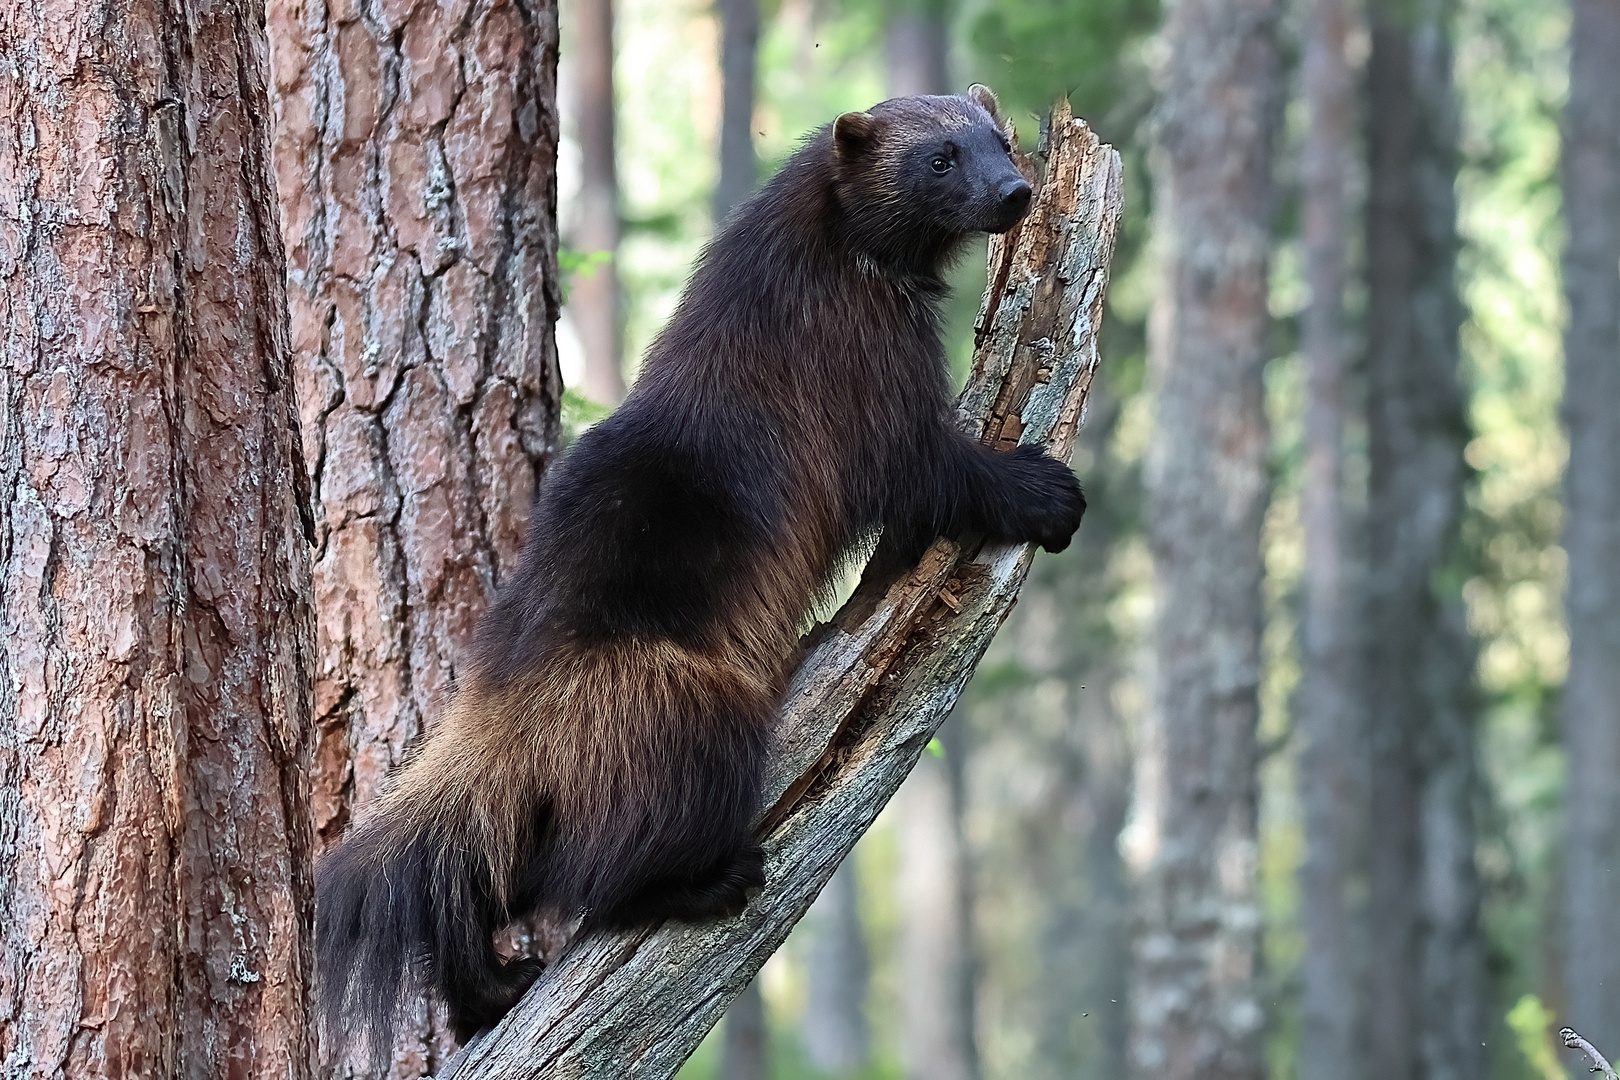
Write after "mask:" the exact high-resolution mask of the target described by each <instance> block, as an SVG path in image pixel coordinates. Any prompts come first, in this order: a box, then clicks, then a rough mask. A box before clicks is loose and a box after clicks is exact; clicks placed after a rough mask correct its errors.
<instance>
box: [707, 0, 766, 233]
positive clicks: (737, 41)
mask: <svg viewBox="0 0 1620 1080" xmlns="http://www.w3.org/2000/svg"><path fill="white" fill-rule="evenodd" d="M716 7H717V8H718V9H719V12H720V81H721V95H720V182H719V184H718V185H717V186H716V187H715V189H714V220H715V222H716V223H717V224H718V223H719V222H720V221H721V220H722V219H724V218H725V216H726V214H728V213H729V212H730V211H731V208H732V207H733V206H736V205H737V204H738V203H740V202H742V201H743V200H744V199H746V198H748V196H749V194H750V193H751V192H752V191H753V190H754V185H755V184H757V183H758V182H759V163H758V161H757V160H756V159H755V157H754V77H755V74H756V66H757V64H758V59H759V0H716Z"/></svg>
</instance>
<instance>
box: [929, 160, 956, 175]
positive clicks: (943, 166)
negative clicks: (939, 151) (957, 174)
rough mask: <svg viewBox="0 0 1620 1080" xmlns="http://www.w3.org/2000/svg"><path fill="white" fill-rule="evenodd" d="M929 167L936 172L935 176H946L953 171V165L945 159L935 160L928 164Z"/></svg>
mask: <svg viewBox="0 0 1620 1080" xmlns="http://www.w3.org/2000/svg"><path fill="white" fill-rule="evenodd" d="M928 167H929V168H930V169H933V170H934V175H935V176H944V175H945V174H946V173H948V172H950V171H951V163H950V162H949V161H947V160H946V159H945V158H943V157H936V158H934V160H933V161H931V162H929V163H928Z"/></svg>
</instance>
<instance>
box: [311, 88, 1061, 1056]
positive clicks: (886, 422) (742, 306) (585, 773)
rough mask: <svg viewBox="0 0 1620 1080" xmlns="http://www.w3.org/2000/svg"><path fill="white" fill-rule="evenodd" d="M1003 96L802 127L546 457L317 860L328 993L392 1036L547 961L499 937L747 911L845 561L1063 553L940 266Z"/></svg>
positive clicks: (1012, 200)
mask: <svg viewBox="0 0 1620 1080" xmlns="http://www.w3.org/2000/svg"><path fill="white" fill-rule="evenodd" d="M1011 151H1012V148H1011V146H1010V144H1009V142H1008V138H1007V135H1006V133H1005V132H1004V130H1003V124H1002V122H1001V120H1000V117H999V115H998V109H997V104H996V99H995V97H994V96H993V95H992V94H991V93H990V91H989V90H987V89H985V88H984V87H982V86H974V87H972V88H970V90H969V91H968V93H967V94H966V95H965V96H961V97H905V98H896V99H894V100H891V101H885V102H883V103H882V104H879V105H876V106H874V107H872V108H871V109H869V110H867V111H865V112H855V113H846V114H844V115H842V116H840V117H838V119H837V120H836V121H835V122H834V123H832V124H829V125H827V126H826V127H824V128H822V129H821V130H820V131H818V132H816V133H815V134H814V135H812V136H811V137H810V138H809V139H808V140H807V141H806V142H805V144H804V145H803V147H802V148H800V149H799V150H798V151H797V152H796V153H795V154H794V155H793V156H792V157H791V158H789V159H788V161H787V163H786V164H785V165H784V166H783V167H782V169H781V171H780V172H779V173H778V174H777V175H776V177H775V178H774V179H773V180H771V182H770V183H769V184H767V185H766V186H765V187H764V188H763V189H762V190H760V191H759V192H758V193H757V194H756V195H755V196H754V197H753V198H752V199H750V200H749V201H748V202H747V203H745V204H743V205H742V206H740V207H739V208H738V209H737V210H736V211H735V212H733V213H732V214H731V216H730V217H728V218H727V220H726V221H725V222H724V224H723V225H722V227H721V228H720V229H719V231H718V233H717V235H716V236H715V237H714V239H713V240H712V242H711V243H710V244H709V246H708V248H707V249H706V250H705V252H704V253H703V255H702V258H701V259H700V260H699V263H698V266H697V268H696V270H695V272H694V273H693V275H692V278H691V281H690V282H689V283H688V285H687V287H686V290H685V292H684V293H683V294H682V297H681V300H680V303H679V306H678V307H677V309H676V311H675V314H674V316H673V318H672V319H671V320H670V322H669V325H668V326H667V328H666V329H665V330H664V331H663V333H662V334H661V335H660V336H659V338H658V339H657V341H656V342H655V343H654V344H653V346H652V348H651V350H650V351H649V352H648V354H647V357H646V360H645V363H644V364H643V366H642V370H641V373H640V376H639V378H638V379H637V380H636V382H635V386H634V388H633V389H632V390H631V392H630V394H629V396H628V397H627V398H626V399H625V401H624V403H623V404H622V405H620V406H619V408H618V409H617V410H616V411H615V412H614V413H613V414H612V415H610V416H609V417H607V418H606V419H605V420H603V421H601V422H600V423H598V424H597V425H595V426H594V427H592V428H590V429H589V430H588V431H586V432H585V433H584V435H582V436H581V437H580V439H579V440H578V442H577V443H576V444H575V445H574V446H573V447H572V448H571V449H570V450H569V451H568V452H567V453H566V454H564V455H563V456H562V457H561V458H559V459H558V460H557V461H556V462H555V463H554V464H553V465H552V466H551V467H550V468H549V469H548V470H547V472H546V476H545V479H544V481H543V483H542V484H541V488H540V491H539V493H538V495H537V498H536V503H535V507H534V510H533V512H532V514H531V516H530V521H529V529H528V536H527V541H526V547H525V550H524V553H523V557H522V560H521V563H520V565H519V568H518V570H517V571H516V573H515V574H514V575H513V577H512V579H511V580H510V581H509V582H507V583H506V584H504V585H503V586H502V587H501V589H500V591H499V593H498V595H497V597H496V599H495V601H494V603H493V605H492V606H491V608H490V610H489V612H488V613H487V615H486V616H485V617H484V620H483V622H482V623H481V625H480V627H479V630H478V632H477V634H476V637H475V640H474V642H473V647H472V650H471V656H470V658H469V661H468V662H467V664H466V665H465V667H464V669H463V671H462V672H461V673H460V675H459V682H458V686H457V688H456V690H455V692H454V694H453V696H452V699H451V701H450V703H449V705H448V708H447V710H446V713H445V715H444V716H443V717H442V719H441V720H440V722H439V723H438V724H437V725H435V726H434V727H433V729H432V730H431V731H430V732H429V733H428V735H427V736H426V738H425V739H424V740H423V741H422V743H421V744H420V745H419V746H418V747H417V748H416V749H415V751H414V752H413V753H412V754H411V756H410V757H409V759H408V761H407V762H406V764H405V765H404V767H403V768H402V769H401V770H400V772H399V773H398V774H397V775H396V776H395V777H394V778H393V782H392V785H391V787H390V789H389V791H388V793H387V794H386V795H385V796H384V797H383V798H382V799H381V800H380V801H379V803H378V805H377V806H376V808H375V809H374V810H373V811H372V812H371V814H370V815H369V816H368V817H366V818H364V819H363V820H362V821H361V822H360V823H359V824H358V825H357V827H356V828H355V829H354V830H353V831H352V832H351V833H350V834H349V836H348V837H347V838H346V839H345V840H344V841H343V843H342V844H341V846H339V847H338V848H337V849H336V850H335V851H333V852H332V853H331V854H330V855H329V856H328V857H327V858H326V859H324V860H323V861H322V863H321V865H320V866H319V868H318V870H317V881H316V887H317V896H316V946H317V950H318V953H317V955H318V966H319V990H320V1011H321V1016H322V1022H323V1024H324V1025H325V1026H326V1028H327V1030H328V1031H330V1032H332V1033H334V1034H339V1033H342V1034H345V1035H346V1034H348V1033H350V1032H364V1033H365V1034H366V1035H367V1036H368V1037H369V1039H370V1041H371V1044H372V1047H373V1050H374V1052H379V1051H385V1050H386V1048H387V1046H388V1045H389V1043H390V1041H391V1033H392V1029H393V1023H394V1014H395V1012H396V1011H397V1009H398V1007H399V1003H400V1000H401V995H402V994H404V993H405V992H406V991H407V990H409V989H411V988H412V987H413V986H417V985H422V984H424V983H425V984H426V985H429V986H431V987H432V989H433V990H434V992H436V993H437V994H438V995H439V996H440V997H441V998H442V999H443V1000H444V1002H445V1003H446V1005H447V1006H448V1009H449V1015H450V1020H451V1024H452V1026H453V1029H454V1031H455V1033H456V1036H457V1038H459V1039H461V1040H462V1041H466V1039H467V1038H468V1037H469V1036H471V1035H472V1034H473V1033H475V1032H476V1031H478V1030H479V1029H480V1028H483V1027H485V1026H488V1025H490V1024H493V1023H494V1022H495V1021H497V1020H499V1019H500V1017H501V1016H502V1015H504V1014H505V1013H506V1011H507V1010H508V1009H510V1008H511V1007H512V1005H513V1004H514V1003H515V1002H516V1001H517V999H518V998H519V997H520V996H521V995H522V994H523V992H524V991H525V990H526V989H527V988H528V986H529V985H530V984H531V983H532V982H533V981H534V979H535V978H536V976H537V975H538V974H539V970H540V966H539V963H538V961H535V960H530V959H523V960H516V961H510V962H503V961H502V960H501V958H500V957H499V956H498V954H497V953H496V951H495V949H494V947H493V944H492V936H493V935H494V933H495V932H496V931H498V930H500V929H501V928H502V927H504V926H506V925H508V924H510V923H511V922H513V921H514V920H517V919H520V918H523V917H525V916H528V915H530V914H532V913H534V912H537V911H542V910H543V911H552V912H558V913H561V914H563V915H564V916H572V915H577V914H579V913H583V914H584V924H583V927H584V932H587V933H588V932H591V931H592V930H595V929H620V928H629V927H636V926H643V925H649V924H653V923H657V922H659V921H661V920H665V919H686V920H697V919H711V918H716V917H722V916H726V915H732V914H736V913H737V912H739V911H741V910H742V909H743V907H744V905H745V904H746V903H747V902H748V899H749V897H750V896H751V895H752V894H753V893H754V892H755V891H756V890H757V889H758V888H759V887H760V886H761V885H762V884H763V882H764V876H763V872H762V866H763V856H762V853H761V850H760V846H759V842H758V840H757V839H756V837H755V835H754V822H755V820H756V819H757V817H758V816H759V813H760V811H761V807H760V784H761V779H762V771H763V765H764V756H765V753H766V749H767V744H768V738H769V735H770V730H771V724H772V720H773V718H774V716H775V715H776V711H777V707H778V705H779V704H780V699H781V697H782V694H783V690H784V687H785V686H786V684H787V681H788V678H789V677H790V675H791V674H792V667H793V663H794V660H795V658H796V656H797V651H798V635H799V633H800V631H801V630H802V628H803V625H804V621H805V619H806V618H807V616H808V614H809V612H810V611H811V609H812V607H813V605H814V604H815V603H816V602H817V600H818V599H819V598H821V597H822V596H823V595H824V593H825V591H826V589H827V587H828V583H829V579H830V578H831V577H832V576H833V575H834V573H835V572H836V570H837V569H838V567H839V565H840V563H841V561H842V560H844V559H846V558H848V557H849V556H850V554H851V552H852V551H854V550H857V549H858V548H859V546H860V545H861V544H862V543H865V542H870V540H871V538H872V537H873V536H874V535H881V544H880V548H879V550H880V553H881V554H882V555H883V556H884V557H885V558H886V559H887V560H890V561H892V562H893V563H894V564H895V565H903V564H905V563H907V562H910V561H915V560H916V558H918V557H919V556H920V555H921V554H922V552H923V550H924V549H925V548H926V547H927V546H928V544H929V543H930V542H932V541H933V540H934V539H935V538H936V537H940V536H947V537H960V536H964V535H970V536H976V537H984V538H988V539H993V540H1001V541H1033V542H1036V543H1039V544H1040V545H1042V546H1043V547H1045V548H1046V549H1047V550H1048V551H1061V550H1062V549H1063V548H1064V547H1066V546H1067V545H1068V543H1069V539H1070V537H1071V536H1072V535H1073V533H1074V531H1075V529H1076V528H1078V527H1079V524H1080V518H1081V515H1082V513H1083V512H1084V510H1085V499H1084V497H1083V496H1082V494H1081V491H1080V485H1079V483H1078V482H1077V481H1076V480H1075V477H1074V475H1073V473H1071V472H1070V471H1069V469H1068V468H1067V467H1066V466H1065V465H1063V464H1062V463H1060V462H1058V461H1056V460H1054V459H1053V458H1051V457H1049V456H1048V455H1047V454H1045V453H1044V452H1043V451H1042V450H1041V449H1040V448H1038V447H1033V446H1021V447H1018V448H1016V449H1014V450H1012V451H1010V452H1005V453H1000V452H995V451H992V450H990V449H988V448H986V447H984V446H982V445H980V444H979V443H978V442H976V441H974V440H972V439H969V438H968V437H966V436H965V435H963V434H962V433H961V432H959V431H958V430H957V429H956V427H955V426H954V425H953V423H952V419H951V418H952V395H951V390H950V386H949V383H948V380H947V374H948V373H947V368H946V362H945V353H944V349H943V347H942V346H941V343H940V337H939V313H938V306H939V302H940V300H941V299H942V298H943V296H944V295H945V291H946V290H945V284H944V280H943V274H944V272H945V271H946V269H947V268H948V266H949V265H950V263H951V260H952V258H953V256H954V255H956V254H957V253H958V252H959V251H960V249H961V248H962V247H963V242H964V241H965V240H967V239H968V238H969V237H972V236H974V235H976V234H982V233H987V232H1005V231H1006V230H1008V229H1010V228H1012V227H1013V226H1014V225H1016V224H1017V223H1018V221H1019V220H1020V219H1022V218H1023V216H1024V214H1025V213H1026V212H1027V211H1028V209H1029V205H1030V199H1031V190H1030V185H1029V183H1028V181H1027V180H1026V179H1025V178H1024V177H1023V175H1021V174H1020V172H1019V170H1018V168H1017V166H1016V164H1015V163H1014V161H1013V158H1012V153H1011Z"/></svg>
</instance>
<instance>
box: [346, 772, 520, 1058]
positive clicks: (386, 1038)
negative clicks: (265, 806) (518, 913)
mask: <svg viewBox="0 0 1620 1080" xmlns="http://www.w3.org/2000/svg"><path fill="white" fill-rule="evenodd" d="M390 804H391V805H390ZM452 805H453V804H452ZM476 832H477V830H476V828H475V827H474V823H472V822H471V821H469V820H466V819H463V820H460V821H458V820H456V817H455V815H454V813H453V811H451V810H450V808H449V807H446V806H444V805H442V804H441V805H440V806H438V807H436V808H432V812H431V814H430V812H429V808H427V807H425V806H423V804H421V803H418V802H414V801H409V800H399V801H396V800H387V801H386V802H385V804H384V806H383V807H382V808H380V809H379V812H378V813H377V814H375V815H374V816H373V817H371V818H370V819H369V820H367V821H365V822H363V823H362V824H361V825H360V826H359V827H358V828H357V829H355V830H354V831H353V832H352V833H350V834H349V836H348V837H347V838H346V839H345V840H344V841H343V843H342V845H341V846H339V847H338V848H337V849H336V850H335V851H333V852H332V853H331V854H329V855H327V856H326V858H325V859H323V860H322V861H321V864H320V866H319V868H318V869H317V871H316V882H315V947H316V954H317V965H318V967H319V970H320V979H319V981H318V997H317V1008H318V1016H319V1021H320V1024H321V1027H322V1033H323V1035H325V1036H326V1037H327V1038H328V1039H329V1040H331V1042H330V1045H342V1044H346V1043H349V1042H351V1041H353V1042H355V1043H358V1042H360V1041H361V1040H362V1039H363V1040H364V1042H365V1043H366V1045H367V1047H368V1049H369V1051H370V1054H371V1059H372V1061H373V1063H374V1064H376V1065H379V1066H380V1065H382V1064H383V1063H385V1062H386V1061H387V1058H388V1056H389V1054H390V1051H391V1049H392V1046H393V1041H394V1030H395V1026H396V1021H397V1017H398V1013H399V1009H400V1007H401V1005H402V1003H403V1002H404V1001H405V1000H406V996H407V995H408V994H410V993H412V992H413V991H420V990H421V989H422V988H424V987H425V986H432V988H433V989H435V990H436V991H438V993H439V995H440V996H441V997H442V998H443V999H444V1000H445V1002H446V1003H447V1004H448V1005H449V1007H450V1020H451V1025H452V1028H453V1029H454V1031H455V1035H456V1038H457V1039H458V1040H459V1041H461V1042H466V1040H467V1039H468V1038H470V1037H471V1036H472V1035H473V1034H474V1033H476V1032H477V1031H478V1030H479V1029H480V1028H482V1027H485V1026H488V1025H489V1024H492V1023H494V1022H495V1021H496V1020H498V1019H499V1018H500V1017H501V1016H502V1015H503V1014H504V1013H505V1012H506V1011H507V1010H508V1009H510V1008H511V1007H512V1005H513V1004H515V1003H516V1001H517V999H518V998H519V997H521V996H522V994H523V992H524V991H525V990H526V989H528V987H529V984H530V983H532V982H533V981H534V978H535V976H536V975H538V974H539V970H540V966H539V963H538V962H537V961H532V960H524V961H516V962H512V963H503V962H502V960H501V958H500V956H499V955H498V954H497V953H496V951H495V947H494V943H493V940H492V939H493V935H494V933H495V931H496V930H499V929H500V928H501V927H503V926H505V925H506V924H507V923H508V922H509V921H510V918H509V915H508V912H507V911H506V905H505V903H504V901H503V899H502V898H500V897H498V896H497V895H496V890H495V888H494V887H493V884H492V881H491V869H490V866H489V864H488V862H487V859H486V856H485V854H484V853H483V852H481V851H480V845H479V844H477V843H476V842H475V836H476Z"/></svg>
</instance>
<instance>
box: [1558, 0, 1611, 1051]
mask: <svg viewBox="0 0 1620 1080" xmlns="http://www.w3.org/2000/svg"><path fill="white" fill-rule="evenodd" d="M1570 51H1571V56H1570V73H1569V105H1568V107H1567V109H1566V111H1565V114H1564V219H1565V220H1566V221H1567V222H1568V223H1569V246H1568V249H1567V250H1566V252H1565V255H1564V289H1565V292H1566V294H1567V295H1568V297H1569V325H1568V328H1567V329H1566V331H1565V334H1564V363H1565V379H1564V422H1565V424H1566V425H1568V429H1569V472H1568V474H1567V476H1566V478H1565V481H1564V491H1565V495H1564V499H1565V512H1566V515H1567V516H1566V518H1565V526H1564V550H1565V551H1567V552H1568V553H1569V592H1568V596H1567V598H1566V601H1565V607H1566V611H1567V615H1568V619H1569V679H1568V681H1567V682H1566V683H1565V685H1564V747H1565V752H1566V759H1567V761H1568V768H1569V780H1568V787H1567V789H1566V795H1565V799H1566V807H1567V810H1566V815H1567V821H1568V826H1567V830H1568V831H1567V834H1566V839H1565V842H1564V851H1563V864H1564V886H1563V887H1564V904H1563V913H1564V925H1563V928H1562V932H1563V937H1564V939H1565V941H1566V942H1567V947H1566V949H1565V953H1566V959H1565V962H1564V963H1565V970H1564V986H1565V995H1566V1001H1567V1003H1568V1009H1569V1017H1568V1019H1569V1022H1570V1024H1571V1026H1573V1027H1575V1028H1576V1029H1578V1030H1579V1031H1580V1033H1581V1034H1582V1035H1585V1036H1586V1037H1587V1038H1588V1039H1590V1040H1592V1042H1594V1043H1595V1044H1596V1045H1598V1046H1599V1047H1601V1048H1602V1049H1604V1050H1606V1051H1608V1052H1609V1053H1611V1054H1613V1053H1615V1052H1616V1050H1620V945H1617V943H1620V902H1616V897H1617V896H1620V664H1616V663H1615V659H1616V658H1617V657H1620V272H1617V270H1616V267H1617V266H1620V123H1617V118H1620V3H1617V2H1616V0H1575V2H1574V23H1573V26H1572V27H1571V30H1570Z"/></svg>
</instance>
